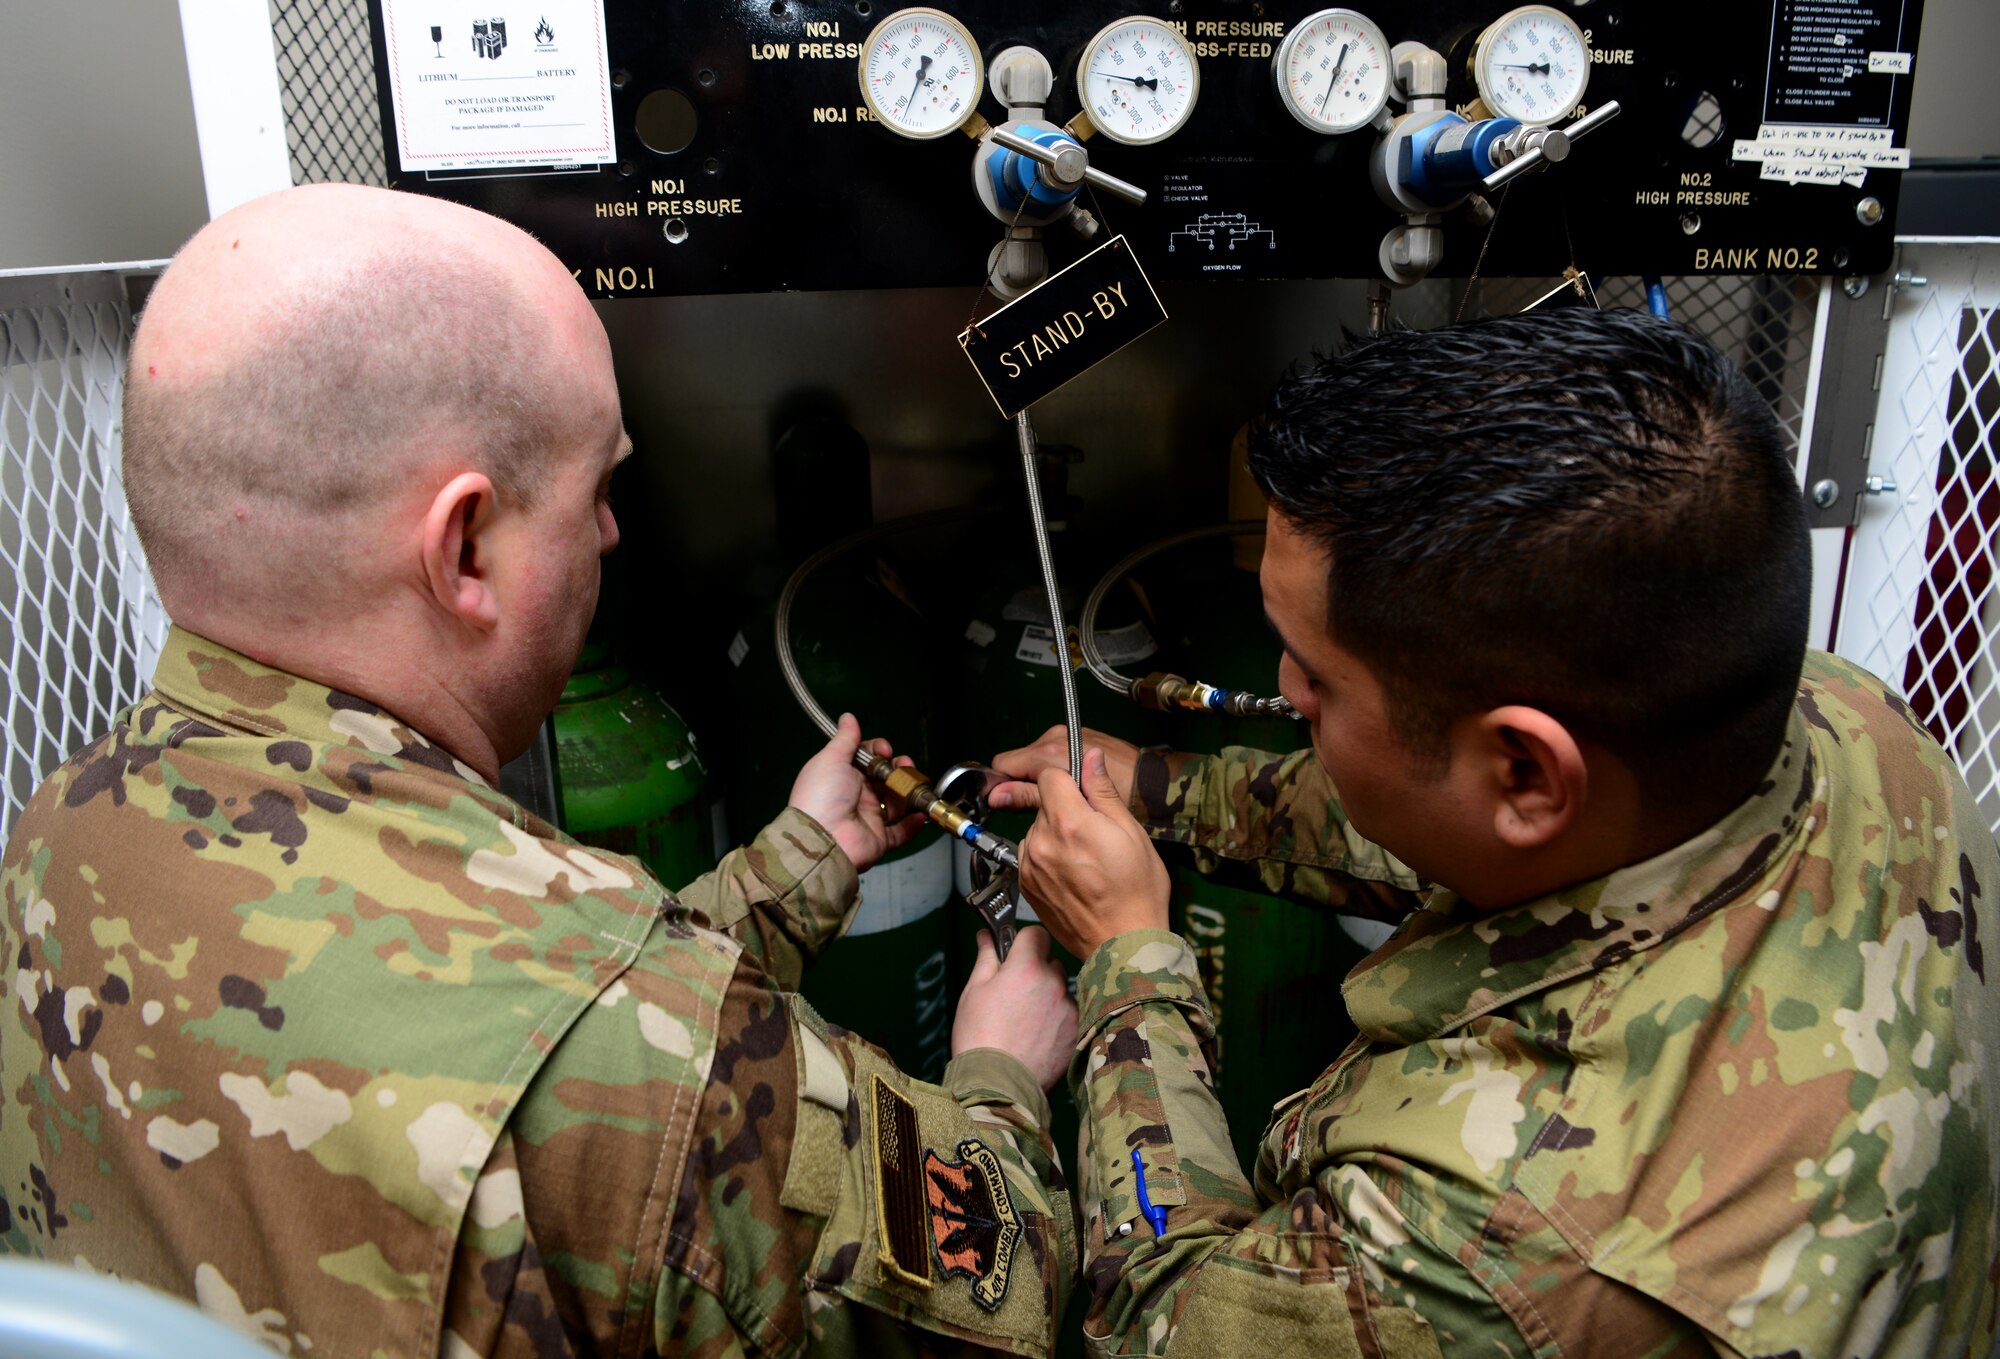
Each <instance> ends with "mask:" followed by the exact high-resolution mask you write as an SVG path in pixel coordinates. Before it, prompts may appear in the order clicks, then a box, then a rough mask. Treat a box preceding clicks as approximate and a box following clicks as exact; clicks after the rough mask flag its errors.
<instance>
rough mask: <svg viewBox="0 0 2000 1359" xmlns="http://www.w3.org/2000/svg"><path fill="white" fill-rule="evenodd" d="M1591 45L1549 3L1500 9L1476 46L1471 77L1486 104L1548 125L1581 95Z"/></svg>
mask: <svg viewBox="0 0 2000 1359" xmlns="http://www.w3.org/2000/svg"><path fill="white" fill-rule="evenodd" d="M1589 79H1590V49H1589V48H1588V47H1586V46H1584V42H1583V30H1582V29H1580V28H1578V27H1577V26H1576V24H1575V23H1574V22H1573V21H1572V20H1571V19H1570V17H1569V16H1568V15H1566V14H1563V13H1561V12H1560V11H1558V10H1553V9H1550V8H1549V7H1548V6H1547V5H1523V6H1522V7H1521V8H1519V9H1517V10H1512V11H1510V12H1509V13H1506V14H1503V15H1501V16H1500V17H1499V18H1498V19H1495V20H1494V21H1493V23H1492V25H1491V26H1490V27H1489V28H1488V29H1487V30H1486V31H1485V32H1484V33H1482V34H1480V35H1479V43H1478V45H1477V46H1476V47H1474V48H1473V50H1472V80H1473V83H1474V84H1475V85H1477V86H1478V87H1479V97H1480V99H1482V100H1483V101H1485V104H1486V107H1487V108H1488V109H1490V110H1492V111H1493V112H1494V113H1495V114H1497V115H1499V116H1500V117H1502V118H1518V119H1520V120H1521V121H1522V122H1524V123H1529V124H1536V125H1545V124H1548V123H1553V122H1555V121H1556V120H1557V119H1558V118H1562V117H1564V116H1566V115H1567V114H1568V113H1569V111H1570V110H1571V109H1573V108H1575V107H1576V106H1577V104H1578V103H1580V102H1581V101H1582V99H1583V87H1584V85H1585V84H1586V83H1587V82H1588V81H1589Z"/></svg>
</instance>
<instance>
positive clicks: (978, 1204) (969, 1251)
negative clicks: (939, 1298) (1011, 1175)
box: [924, 1137, 1021, 1312]
mask: <svg viewBox="0 0 2000 1359" xmlns="http://www.w3.org/2000/svg"><path fill="white" fill-rule="evenodd" d="M924 1187H925V1198H926V1201H927V1203H928V1205H929V1208H930V1222H931V1245H932V1247H933V1248H934V1249H935V1250H936V1251H937V1261H938V1268H940V1269H941V1270H943V1271H944V1276H945V1277H946V1278H947V1279H949V1278H953V1277H963V1278H968V1279H971V1280H972V1298H973V1301H975V1302H977V1303H978V1304H979V1305H980V1306H981V1307H984V1308H985V1309H986V1310H987V1311H989V1312H997V1311H999V1310H1000V1304H1001V1303H1002V1302H1003V1301H1004V1300H1005V1299H1006V1297H1007V1284H1008V1282H1009V1281H1010V1279H1011V1277H1012V1275H1013V1269H1014V1251H1015V1249H1016V1248H1017V1247H1018V1246H1019V1245H1020V1244H1021V1216H1020V1214H1019V1213H1017V1212H1015V1211H1014V1199H1013V1196H1012V1195H1011V1194H1009V1193H1008V1192H1007V1177H1006V1175H1005V1173H1003V1172H1002V1170H1001V1169H1000V1158H999V1157H997V1156H995V1155H994V1154H993V1152H992V1150H991V1149H990V1148H988V1147H987V1145H986V1144H985V1143H984V1142H981V1141H980V1140H979V1139H978V1138H976V1137H968V1138H966V1139H964V1140H963V1141H961V1142H960V1143H959V1144H958V1160H956V1161H947V1160H945V1159H944V1158H942V1157H940V1156H939V1155H938V1154H937V1153H936V1152H935V1151H932V1150H931V1149H930V1148H929V1147H926V1148H924Z"/></svg>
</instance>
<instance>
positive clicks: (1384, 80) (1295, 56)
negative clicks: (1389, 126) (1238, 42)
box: [1271, 9, 1389, 135]
mask: <svg viewBox="0 0 2000 1359" xmlns="http://www.w3.org/2000/svg"><path fill="white" fill-rule="evenodd" d="M1271 78H1272V80H1273V81H1274V82H1275V83H1276V84H1277V87H1278V102H1279V103H1281V104H1283V105H1284V106H1285V111H1286V112H1287V113H1289V114H1291V115H1292V117H1294V118H1296V119H1298V120H1299V121H1300V122H1301V123H1304V124H1305V125H1306V126H1307V127H1309V128H1311V129H1312V130H1313V131H1315V132H1324V133H1327V134H1329V135H1331V134H1333V133H1338V132H1352V131H1354V130H1355V129H1356V128H1358V127H1365V126H1367V124H1368V122H1369V120H1370V119H1372V118H1374V116H1375V115H1376V114H1378V113H1380V112H1381V111H1382V106H1383V105H1385V104H1387V103H1388V102H1389V40H1388V39H1387V38H1386V37H1384V36H1383V35H1382V30H1381V28H1379V27H1378V26H1377V25H1376V23H1375V21H1374V20H1372V19H1370V18H1368V17H1366V16H1365V15H1361V14H1356V13H1355V12H1354V11H1353V10H1351V9H1323V10H1321V11H1320V12H1319V13H1317V14H1314V15H1311V16H1309V17H1307V18H1306V19H1303V20H1301V21H1300V23H1299V24H1298V26H1297V27H1295V28H1294V29H1292V31H1291V32H1289V33H1287V34H1286V35H1285V40H1284V41H1283V42H1281V43H1279V44H1278V55H1277V56H1275V57H1273V58H1272V59H1271Z"/></svg>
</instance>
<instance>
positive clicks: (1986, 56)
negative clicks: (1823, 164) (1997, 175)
mask: <svg viewBox="0 0 2000 1359" xmlns="http://www.w3.org/2000/svg"><path fill="white" fill-rule="evenodd" d="M1996 58H2000V4H1996V3H1994V0H1926V2H1925V4H1924V31H1923V35H1922V37H1920V38H1919V39H1918V43H1917V69H1916V76H1917V100H1916V105H1915V107H1913V108H1912V109H1911V110H1910V152H1911V154H1912V155H1915V156H1925V157H1931V156H1937V157H1945V156H1949V157H1972V156H2000V97H1996V94H1995V90H1994V84H1993V64H1994V61H1995V59H1996ZM1994 229H1995V230H1996V231H2000V222H1996V223H1995V224H1994Z"/></svg>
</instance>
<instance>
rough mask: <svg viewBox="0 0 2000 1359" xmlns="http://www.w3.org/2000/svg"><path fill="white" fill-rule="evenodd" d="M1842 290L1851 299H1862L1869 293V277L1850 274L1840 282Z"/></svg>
mask: <svg viewBox="0 0 2000 1359" xmlns="http://www.w3.org/2000/svg"><path fill="white" fill-rule="evenodd" d="M1840 290H1841V291H1842V292H1844V293H1846V294H1847V295H1848V296H1849V297H1860V296H1862V295H1863V294H1865V293H1866V292H1867V291H1868V277H1867V275H1865V274H1849V275H1848V276H1847V277H1846V278H1844V279H1842V280H1841V281H1840Z"/></svg>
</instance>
